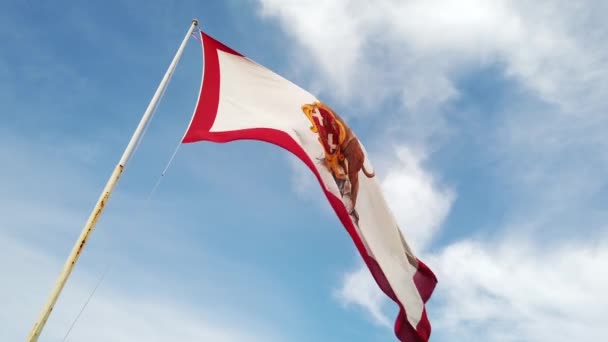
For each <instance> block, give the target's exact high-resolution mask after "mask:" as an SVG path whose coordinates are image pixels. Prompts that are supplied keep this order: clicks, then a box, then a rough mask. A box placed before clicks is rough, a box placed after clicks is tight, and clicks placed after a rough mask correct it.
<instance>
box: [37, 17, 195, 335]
mask: <svg viewBox="0 0 608 342" xmlns="http://www.w3.org/2000/svg"><path fill="white" fill-rule="evenodd" d="M197 25H198V20H196V19H193V20H192V23H191V25H190V28H189V29H188V32H187V33H186V36H185V37H184V40H183V41H182V43H181V45H180V46H179V49H178V50H177V53H176V54H175V57H173V60H172V61H171V64H170V65H169V68H168V69H167V72H166V73H165V76H164V77H163V79H162V80H161V82H160V84H159V85H158V88H157V89H156V92H155V93H154V96H153V97H152V100H151V101H150V103H149V104H148V108H146V111H145V112H144V115H143V116H142V118H141V120H140V122H139V124H138V125H137V128H136V129H135V132H134V133H133V136H131V140H130V141H129V144H128V145H127V147H126V148H125V150H124V152H123V154H122V156H121V157H120V160H119V161H118V164H117V165H116V167H115V168H114V171H113V172H112V174H111V176H110V178H109V179H108V181H107V183H106V185H105V187H104V189H103V191H102V193H101V195H100V196H99V199H98V200H97V203H96V204H95V207H94V208H93V211H92V212H91V214H90V216H89V219H88V220H87V221H86V223H85V225H84V228H83V229H82V232H81V233H80V236H79V237H78V240H77V241H76V243H75V244H74V247H73V248H72V252H71V253H70V255H69V256H68V258H67V260H66V262H65V264H64V265H63V269H62V271H61V273H60V274H59V277H58V278H57V280H56V282H55V286H54V288H53V290H52V291H51V293H50V295H49V297H48V299H47V302H46V303H45V305H44V307H43V308H42V310H41V311H40V315H39V317H38V319H37V320H36V323H34V326H33V327H32V330H31V331H30V334H29V336H28V338H27V341H28V342H36V341H38V337H39V336H40V333H41V332H42V329H43V328H44V325H45V324H46V322H47V320H48V318H49V316H50V314H51V311H52V310H53V307H54V306H55V303H56V302H57V298H59V294H60V293H61V290H62V289H63V287H64V285H65V283H66V281H67V279H68V277H69V276H70V273H71V272H72V269H73V268H74V265H75V264H76V261H78V257H79V256H80V254H81V253H82V250H83V248H84V245H85V243H86V242H87V239H88V238H89V235H90V234H91V233H92V232H93V229H95V224H96V223H97V220H98V219H99V216H101V212H102V211H103V208H104V207H105V205H106V204H107V202H108V199H109V198H110V194H111V193H112V190H113V189H114V187H115V186H116V183H118V179H119V178H120V175H121V174H122V171H123V169H124V167H125V165H126V163H127V161H128V160H129V159H130V157H131V155H132V154H133V151H134V150H135V147H136V145H137V142H138V141H139V139H140V138H141V136H142V134H143V132H144V128H145V127H146V124H147V122H148V120H149V119H150V117H151V115H152V112H154V109H155V108H156V105H157V104H158V101H159V100H160V97H161V95H162V93H163V92H164V90H165V87H166V86H167V83H168V81H169V79H170V78H171V76H172V75H173V71H174V70H175V67H176V66H177V62H178V61H179V59H180V57H181V55H182V53H183V52H184V48H185V47H186V43H187V42H188V39H189V38H190V35H191V34H192V32H193V31H194V28H195V27H196V26H197Z"/></svg>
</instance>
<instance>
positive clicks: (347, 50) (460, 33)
mask: <svg viewBox="0 0 608 342" xmlns="http://www.w3.org/2000/svg"><path fill="white" fill-rule="evenodd" d="M260 4H261V14H262V15H263V16H265V17H270V18H276V19H277V20H278V21H279V22H280V23H281V25H282V27H283V28H284V30H285V31H286V32H287V33H288V34H289V35H290V36H292V37H294V38H295V40H296V42H297V46H300V47H301V48H303V49H304V50H305V55H306V56H310V57H311V59H312V60H302V61H303V62H305V63H308V65H311V64H314V65H317V66H318V68H319V71H321V72H316V74H318V75H319V76H318V77H320V78H322V79H324V80H325V81H326V82H327V86H326V90H328V91H329V94H330V96H334V97H335V98H336V99H341V100H345V101H351V100H353V99H357V98H358V99H361V98H363V99H364V100H367V101H373V103H374V104H377V103H378V102H380V101H381V100H382V98H383V97H382V95H383V94H384V95H391V94H392V95H395V94H402V95H403V103H404V104H405V105H406V108H408V109H409V110H410V111H412V110H414V111H419V110H421V109H423V108H428V107H429V106H431V107H433V106H436V105H438V104H441V103H443V102H445V101H447V100H449V99H452V98H454V97H455V96H457V95H458V90H457V89H456V88H455V85H454V82H453V79H454V77H456V76H457V74H458V73H459V72H461V71H462V70H466V69H468V68H478V67H479V66H480V65H489V64H494V63H499V64H501V65H504V72H505V75H507V76H513V77H515V79H517V80H519V81H520V82H522V84H523V85H524V86H526V87H528V88H529V89H531V90H532V91H534V92H536V93H537V94H539V95H540V96H541V97H543V98H544V99H545V100H548V101H552V102H557V103H560V104H562V105H566V104H568V103H569V101H575V102H576V103H586V102H588V101H589V100H592V101H601V99H602V98H603V95H605V94H606V91H607V90H608V87H607V86H606V82H605V78H606V73H607V72H608V71H607V70H606V69H605V68H598V66H599V65H600V63H602V61H604V60H605V58H606V57H607V56H608V49H605V48H604V47H603V46H602V47H600V46H597V44H596V43H595V42H596V41H597V39H598V38H601V37H605V35H606V29H605V27H604V26H598V25H595V26H594V25H593V23H601V22H602V21H601V20H602V19H601V17H600V16H599V15H598V14H595V13H597V12H598V11H599V8H598V6H599V7H603V6H605V4H603V3H602V2H599V1H586V2H585V3H584V4H583V3H572V2H568V1H541V2H533V3H531V2H525V1H504V0H495V1H481V0H442V1H438V0H433V1H390V0H385V1H377V2H374V3H373V4H371V3H369V2H367V1H360V0H340V1H330V2H327V1H306V2H302V1H280V0H260ZM298 55H302V53H298ZM310 62H313V63H310ZM602 80H604V81H602ZM597 82H602V84H603V86H602V87H600V88H598V87H596V86H595V85H596V84H597ZM336 90H338V91H336Z"/></svg>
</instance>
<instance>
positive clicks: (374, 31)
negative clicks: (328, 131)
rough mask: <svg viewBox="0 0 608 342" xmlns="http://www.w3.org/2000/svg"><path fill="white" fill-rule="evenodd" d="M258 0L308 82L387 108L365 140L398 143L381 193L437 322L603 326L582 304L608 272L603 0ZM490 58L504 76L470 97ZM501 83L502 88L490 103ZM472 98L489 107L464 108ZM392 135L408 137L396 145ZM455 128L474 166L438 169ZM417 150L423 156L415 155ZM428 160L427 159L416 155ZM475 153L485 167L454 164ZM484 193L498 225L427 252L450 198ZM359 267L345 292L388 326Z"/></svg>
mask: <svg viewBox="0 0 608 342" xmlns="http://www.w3.org/2000/svg"><path fill="white" fill-rule="evenodd" d="M259 3H260V13H261V15H262V16H263V17H264V18H269V19H276V22H277V23H278V24H279V25H280V26H281V27H282V28H283V29H284V31H285V33H286V35H287V36H288V37H289V38H293V40H294V46H296V47H298V48H299V49H304V50H305V51H306V56H310V59H307V60H305V59H299V60H298V61H299V62H300V63H302V64H303V65H305V66H306V67H308V68H310V70H314V71H315V74H316V75H318V79H317V80H316V82H315V83H314V85H313V86H315V87H318V86H319V84H321V85H324V88H323V91H325V92H327V94H328V96H330V97H331V98H332V99H333V101H334V102H338V103H341V104H343V105H344V106H350V107H351V108H352V112H353V113H357V112H361V110H360V104H361V103H363V104H368V105H369V104H370V103H373V104H374V105H373V108H376V109H377V108H390V109H389V110H390V112H391V114H390V115H385V116H384V117H383V118H385V119H383V120H385V121H388V122H389V124H388V125H392V126H393V127H385V129H384V130H380V131H376V132H374V133H372V135H371V137H366V140H367V141H371V142H372V143H371V144H370V145H371V146H372V148H370V154H371V155H372V160H373V159H374V158H373V156H374V155H376V156H385V155H387V154H388V155H394V156H396V158H394V159H393V161H392V162H387V163H385V165H384V166H383V168H384V169H385V171H386V172H384V175H385V178H384V183H383V184H384V185H385V192H386V195H387V197H388V198H389V199H390V202H391V203H393V206H394V211H395V213H396V215H397V216H398V218H399V215H400V214H402V213H403V214H402V215H404V216H402V217H401V218H400V224H401V223H403V227H402V228H403V229H404V230H405V232H406V234H405V235H406V237H408V236H409V237H410V238H411V239H412V240H413V241H414V243H415V244H417V245H418V246H419V247H418V250H419V251H421V256H422V258H423V259H425V260H427V261H428V262H429V263H430V265H431V268H433V269H434V270H436V272H437V274H438V277H439V286H438V288H437V290H436V291H437V292H436V296H435V297H434V299H433V300H432V302H431V303H430V306H431V308H430V310H429V312H430V313H431V315H432V316H433V317H434V318H435V319H436V322H437V324H436V325H435V326H434V328H435V329H434V334H436V335H439V336H440V337H441V336H446V337H447V338H449V339H456V340H470V339H474V338H476V337H478V336H480V335H475V334H476V333H478V332H480V331H482V332H483V333H482V336H483V339H484V340H488V341H503V340H518V339H526V340H560V341H561V340H564V341H567V340H571V339H576V338H578V337H581V336H583V338H584V339H597V338H599V336H600V335H599V334H600V332H601V330H602V329H603V328H602V327H603V325H602V323H601V322H599V321H598V320H597V317H603V315H605V314H606V313H605V312H603V311H602V310H603V309H598V306H594V307H593V308H592V309H585V308H589V306H591V305H593V304H592V303H591V301H592V298H597V297H601V296H602V295H601V293H600V292H599V291H600V290H599V289H600V288H602V287H604V286H605V281H606V279H605V277H604V275H603V274H597V271H598V270H599V269H602V265H603V264H604V263H606V260H605V255H603V253H602V252H601V251H602V246H604V245H605V243H604V242H605V234H604V233H603V232H604V230H605V226H606V222H608V217H606V215H605V214H602V210H603V208H604V207H605V206H604V205H603V204H600V203H605V201H606V198H608V197H607V196H608V194H607V193H606V191H605V189H606V185H607V184H608V183H607V182H606V179H605V176H604V175H605V174H606V172H608V160H607V159H606V154H605V150H606V148H608V139H607V138H606V135H605V134H604V131H605V127H606V125H607V124H608V121H607V120H608V119H607V117H606V116H605V115H604V113H605V112H606V110H607V109H608V107H606V104H605V101H604V100H603V99H604V98H606V97H607V96H608V82H607V81H606V80H607V79H608V78H607V77H606V76H607V73H608V68H606V58H607V56H608V49H606V47H605V46H604V45H601V44H598V43H599V42H602V41H605V38H606V37H607V36H608V27H607V26H606V25H605V24H604V20H603V19H602V18H601V15H599V14H598V10H600V9H603V7H605V6H606V4H605V3H603V2H600V1H586V2H584V3H576V4H574V3H571V2H566V1H543V2H534V3H524V2H518V1H515V2H507V1H500V0H497V1H478V0H465V1H462V0H459V1H452V0H445V1H402V2H392V1H379V2H376V3H374V4H373V5H371V4H368V3H366V2H363V1H347V0H344V1H339V2H333V3H332V4H331V5H328V4H325V3H322V2H307V3H295V2H282V1H274V0H260V1H259ZM334 28H335V29H336V30H335V31H332V30H333V29H334ZM332 32H333V33H332ZM298 51H299V50H298ZM300 55H301V54H300ZM380 61H381V62H380ZM482 70H492V71H493V73H494V74H493V75H492V78H495V79H499V80H501V81H504V83H501V84H499V85H496V86H495V88H492V89H482V90H481V91H480V92H478V93H475V94H473V95H471V94H468V93H467V92H466V89H464V88H465V87H467V86H468V87H470V85H467V84H463V79H466V81H465V82H464V83H467V82H469V83H475V82H476V81H477V80H476V78H481V77H484V76H483V75H481V74H480V71H482ZM485 77H486V78H488V77H487V76H485ZM506 94H508V96H506V97H507V98H508V99H507V100H504V98H503V99H502V100H501V102H497V101H493V99H494V98H495V97H498V96H497V95H506ZM495 95H496V96H495ZM471 104H473V105H475V106H476V107H477V108H479V112H480V113H481V114H478V115H477V114H476V115H477V116H475V115H472V114H470V113H468V112H467V108H463V107H466V106H467V105H471ZM496 104H499V105H500V107H499V108H498V109H497V108H496ZM459 106H462V107H459ZM355 107H356V109H357V110H355ZM369 107H370V108H372V106H369ZM368 111H369V112H370V113H376V111H374V110H368ZM388 117H390V119H386V118H388ZM460 120H464V123H463V122H461V121H460ZM471 123H472V124H471ZM388 125H387V126H388ZM394 126H398V127H397V128H395V127H394ZM473 126H474V127H473ZM387 134H390V135H391V139H389V140H390V141H396V142H397V144H395V145H394V146H399V148H397V149H388V150H387V146H386V142H387V139H386V135H387ZM471 136H474V137H475V138H471ZM372 138H378V139H376V140H374V139H372ZM457 139H462V140H468V141H473V142H471V143H470V144H468V145H466V144H463V145H460V146H465V147H466V148H464V147H463V148H462V149H457V151H458V153H466V154H467V155H463V156H461V157H459V158H455V157H454V156H450V158H449V160H450V162H453V163H454V162H455V163H457V164H458V167H460V169H461V170H462V169H464V170H465V171H466V173H467V177H462V175H459V174H454V175H452V174H449V173H448V172H437V170H439V168H438V167H437V166H438V165H443V166H445V165H446V163H447V162H446V160H445V159H441V158H442V157H445V154H443V155H442V154H441V153H446V152H445V151H446V150H447V151H449V153H453V151H454V150H450V145H452V144H459V143H460V141H457ZM403 146H406V147H405V148H403ZM415 151H428V154H422V156H423V157H424V158H420V156H421V154H417V153H415ZM425 158H426V160H428V161H431V163H424V162H421V161H423V160H425ZM379 159H381V158H379ZM471 161H473V162H476V163H478V164H477V165H476V166H475V167H465V166H462V165H460V164H464V163H468V162H471ZM481 161H483V163H481ZM376 163H378V162H376ZM429 165H430V166H429ZM479 165H483V168H480V167H479ZM455 166H456V165H448V168H447V170H453V169H454V168H455ZM383 171H384V170H383ZM471 172H478V173H479V174H478V176H479V177H478V178H477V177H475V176H471V174H470V173H471ZM458 177H460V178H458ZM488 178H489V179H491V183H490V184H488V183H483V184H484V185H486V184H487V185H491V187H490V186H488V187H487V188H482V190H483V191H482V192H483V194H481V195H480V194H476V195H475V194H470V193H469V192H468V187H469V186H470V185H471V183H470V182H475V181H476V180H477V179H479V180H480V181H482V179H486V180H485V181H486V182H488V181H487V179H488ZM438 179H441V180H442V181H441V182H438V181H437V180H438ZM443 184H447V185H443ZM452 184H453V185H454V186H453V188H454V190H452ZM475 186H477V184H475ZM457 190H458V191H461V192H462V193H458V192H457ZM475 196H479V197H480V198H476V199H475V201H477V202H476V203H478V202H480V201H492V202H494V203H500V205H501V207H500V209H499V210H497V212H499V214H500V215H498V214H497V215H495V216H494V217H490V218H488V220H489V221H491V222H493V223H492V224H490V225H489V226H488V225H487V224H486V225H484V226H483V227H480V226H471V227H462V228H459V229H462V230H463V231H465V233H464V234H465V235H468V238H464V239H463V240H460V241H458V240H456V241H453V242H450V243H449V244H444V245H439V246H434V247H433V248H432V249H429V250H425V246H427V245H428V243H429V242H431V241H433V239H436V238H437V237H439V236H440V234H439V232H442V231H441V230H440V229H439V228H440V227H441V226H442V225H449V224H450V222H449V221H445V220H446V217H447V214H448V213H449V212H450V210H454V208H453V207H452V204H453V203H456V204H458V198H460V197H466V198H468V199H469V200H470V199H471V198H472V197H475ZM418 205H419V206H418ZM455 207H456V208H459V210H464V211H463V212H458V213H457V214H458V215H460V216H466V215H472V216H483V215H485V214H484V213H481V212H478V211H477V209H476V208H474V207H473V208H471V207H468V208H465V209H462V207H458V206H455ZM604 211H605V210H604ZM408 213H410V214H409V215H410V216H407V215H408ZM408 226H409V227H408ZM598 231H599V233H598ZM580 232H584V235H581V234H580ZM459 234H463V233H462V231H459ZM441 235H442V236H450V232H449V231H443V232H442V234H441ZM480 236H483V237H480ZM447 240H450V239H447ZM452 240H453V239H452ZM444 243H445V242H444ZM362 270H363V269H361V268H358V269H357V270H356V271H354V272H347V273H346V276H345V277H344V278H343V282H342V283H341V286H340V288H339V290H338V291H337V294H338V298H339V299H340V300H341V301H343V302H344V303H347V304H353V303H354V304H358V305H359V306H360V307H362V308H364V309H366V310H367V311H368V313H369V315H370V317H372V319H373V320H374V321H375V322H376V323H380V324H381V325H386V322H387V320H388V318H387V317H388V316H387V315H386V314H385V310H384V309H383V308H385V307H384V306H383V305H385V304H386V299H385V298H384V297H382V296H381V295H379V291H378V290H377V288H376V287H375V286H372V285H373V283H372V280H371V278H369V277H365V276H364V275H368V273H366V272H363V271H362ZM577 275H580V276H577ZM596 284H599V285H598V286H596ZM604 297H605V296H604ZM602 300H603V299H600V302H601V301H602ZM605 306H606V305H605V304H604V307H605ZM584 310H588V311H587V312H583V311H584ZM598 310H599V311H598ZM575 336H577V337H576V338H575Z"/></svg>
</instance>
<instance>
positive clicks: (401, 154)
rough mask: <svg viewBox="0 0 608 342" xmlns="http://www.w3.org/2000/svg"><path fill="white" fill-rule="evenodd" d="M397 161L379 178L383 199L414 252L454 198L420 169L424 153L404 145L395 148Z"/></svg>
mask: <svg viewBox="0 0 608 342" xmlns="http://www.w3.org/2000/svg"><path fill="white" fill-rule="evenodd" d="M396 155H397V161H396V162H394V163H393V164H392V166H390V167H389V168H388V170H387V172H386V173H385V176H384V177H383V179H382V189H383V190H384V193H385V196H386V199H387V202H388V203H389V206H390V207H391V210H392V211H393V213H394V214H395V217H396V219H397V223H398V224H399V227H400V228H401V230H402V231H403V233H404V236H405V237H406V239H407V240H408V244H409V245H410V246H411V247H412V249H413V250H414V251H418V253H420V252H423V251H424V250H425V249H426V247H428V245H429V243H430V242H431V239H432V238H433V237H434V236H435V235H436V233H437V231H438V229H439V227H440V226H441V223H443V221H444V220H445V218H446V216H447V214H448V213H449V211H450V207H451V205H452V203H453V201H454V199H455V194H454V192H453V191H452V190H451V189H449V188H445V187H444V186H443V185H441V184H438V181H437V180H436V177H434V176H433V175H432V174H431V173H430V172H429V171H428V170H425V169H424V168H423V165H422V164H423V162H424V161H425V158H426V156H425V155H424V154H422V152H419V151H414V150H412V149H410V148H407V147H405V146H401V147H398V148H397V149H396Z"/></svg>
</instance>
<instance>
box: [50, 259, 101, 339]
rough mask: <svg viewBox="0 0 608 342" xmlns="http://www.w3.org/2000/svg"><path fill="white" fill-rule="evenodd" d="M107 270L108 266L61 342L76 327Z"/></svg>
mask: <svg viewBox="0 0 608 342" xmlns="http://www.w3.org/2000/svg"><path fill="white" fill-rule="evenodd" d="M108 269H109V266H106V269H105V270H104V272H103V273H102V274H101V276H100V277H99V279H98V280H97V284H95V287H94V288H93V291H92V292H91V294H89V297H88V298H87V300H86V301H85V302H84V305H83V306H82V308H80V311H79V312H78V315H76V317H75V318H74V320H73V321H72V324H71V325H70V328H69V329H68V331H67V332H66V333H65V336H63V340H61V341H62V342H65V341H66V340H67V338H68V336H69V335H70V332H72V329H73V328H74V325H76V321H78V319H79V318H80V315H82V313H83V312H84V309H85V308H86V307H87V305H88V304H89V302H90V301H91V298H93V295H94V294H95V292H96V291H97V288H98V287H99V285H101V282H102V281H103V278H105V276H106V274H107V272H108Z"/></svg>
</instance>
